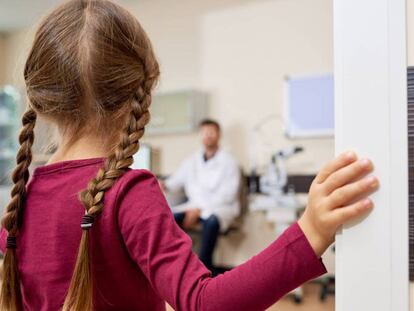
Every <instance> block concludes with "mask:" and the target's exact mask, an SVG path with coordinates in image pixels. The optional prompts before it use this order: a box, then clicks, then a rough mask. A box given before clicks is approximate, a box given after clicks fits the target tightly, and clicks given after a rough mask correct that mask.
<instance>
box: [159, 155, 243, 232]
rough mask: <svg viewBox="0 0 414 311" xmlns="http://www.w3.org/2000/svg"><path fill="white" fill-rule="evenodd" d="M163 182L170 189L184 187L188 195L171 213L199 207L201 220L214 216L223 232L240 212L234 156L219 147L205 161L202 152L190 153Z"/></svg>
mask: <svg viewBox="0 0 414 311" xmlns="http://www.w3.org/2000/svg"><path fill="white" fill-rule="evenodd" d="M165 184H166V186H167V188H168V190H169V191H173V192H175V191H179V190H180V189H183V188H184V191H185V194H186V196H187V197H188V201H187V202H186V203H184V204H182V205H180V206H177V207H175V208H173V212H174V211H183V210H187V209H191V208H200V209H201V218H202V219H207V218H208V217H210V216H211V215H213V214H214V215H216V216H217V218H218V219H219V222H220V230H221V231H226V230H227V229H228V227H229V226H230V224H231V223H232V221H233V220H234V218H236V217H237V216H238V215H239V213H240V202H239V184H240V169H239V166H238V164H237V162H236V161H235V160H234V158H233V157H232V156H231V155H230V154H229V153H227V152H225V151H223V150H221V149H219V150H218V151H217V152H216V154H215V155H214V156H213V157H212V158H211V159H209V160H208V161H204V157H203V152H202V151H199V152H196V153H194V154H193V155H191V156H190V157H189V158H187V159H186V160H185V161H183V163H182V164H181V166H180V168H179V169H178V171H177V172H175V174H173V175H172V176H171V177H169V178H168V179H167V180H166V181H165Z"/></svg>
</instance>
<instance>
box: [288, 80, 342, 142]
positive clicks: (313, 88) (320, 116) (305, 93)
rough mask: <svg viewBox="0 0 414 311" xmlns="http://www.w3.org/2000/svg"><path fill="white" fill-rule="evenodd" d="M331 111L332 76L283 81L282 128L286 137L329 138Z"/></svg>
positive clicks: (332, 100) (331, 133)
mask: <svg viewBox="0 0 414 311" xmlns="http://www.w3.org/2000/svg"><path fill="white" fill-rule="evenodd" d="M334 108H335V107H334V79H333V75H332V74H329V75H319V76H307V77H294V78H292V77H289V78H287V79H286V85H285V103H284V126H285V132H286V135H287V136H288V137H290V138H305V137H310V138H311V137H324V136H333V135H334V119H335V115H334Z"/></svg>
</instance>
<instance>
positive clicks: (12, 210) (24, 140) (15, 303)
mask: <svg viewBox="0 0 414 311" xmlns="http://www.w3.org/2000/svg"><path fill="white" fill-rule="evenodd" d="M22 124H23V128H22V130H21V132H20V135H19V143H20V149H19V151H18V153H17V157H16V162H17V166H16V168H15V170H14V171H13V174H12V181H13V183H14V186H13V189H12V191H11V200H10V203H9V204H8V205H7V207H6V213H5V215H4V216H3V219H2V225H3V227H4V228H5V229H6V230H7V231H8V234H9V236H8V238H7V250H6V254H5V257H4V270H3V279H4V280H7V282H2V287H1V297H0V308H1V310H12V311H14V310H18V309H19V306H21V292H20V282H19V275H18V270H17V260H16V251H15V248H16V241H15V239H16V235H17V231H18V229H19V228H20V226H21V219H22V214H23V210H24V203H25V199H26V183H27V181H28V179H29V166H30V163H31V162H32V150H31V148H32V145H33V141H34V131H33V130H34V126H35V124H36V112H35V111H34V110H32V109H31V108H29V109H28V110H27V111H26V112H25V113H24V114H23V118H22ZM10 241H12V242H11V243H10Z"/></svg>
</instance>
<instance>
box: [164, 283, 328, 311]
mask: <svg viewBox="0 0 414 311" xmlns="http://www.w3.org/2000/svg"><path fill="white" fill-rule="evenodd" d="M319 289H320V286H319V285H318V284H306V285H305V286H304V296H303V302H302V303H301V304H295V303H294V302H293V299H292V296H289V295H288V296H286V297H285V298H283V299H281V300H280V301H279V302H277V303H276V304H275V305H273V306H272V307H270V308H269V309H267V311H334V310H335V301H334V297H333V296H329V297H328V298H327V299H326V301H324V302H321V301H320V300H319ZM167 310H168V311H172V310H173V309H172V308H171V307H169V306H168V307H167Z"/></svg>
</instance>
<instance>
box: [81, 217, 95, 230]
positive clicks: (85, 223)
mask: <svg viewBox="0 0 414 311" xmlns="http://www.w3.org/2000/svg"><path fill="white" fill-rule="evenodd" d="M94 220H95V217H93V216H92V215H88V214H85V215H83V217H82V223H81V228H82V230H89V229H90V228H92V225H93V222H94Z"/></svg>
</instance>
